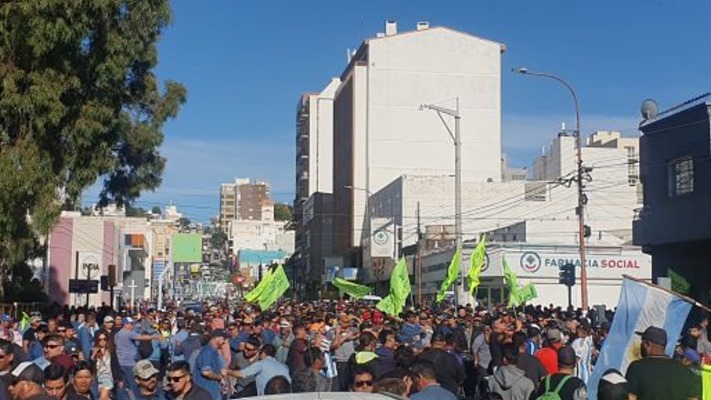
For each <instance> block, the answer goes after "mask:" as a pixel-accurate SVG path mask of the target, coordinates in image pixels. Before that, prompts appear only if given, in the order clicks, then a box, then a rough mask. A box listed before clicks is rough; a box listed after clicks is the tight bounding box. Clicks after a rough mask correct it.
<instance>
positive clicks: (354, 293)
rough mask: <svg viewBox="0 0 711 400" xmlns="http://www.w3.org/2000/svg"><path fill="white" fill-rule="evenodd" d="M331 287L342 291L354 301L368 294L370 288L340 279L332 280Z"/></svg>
mask: <svg viewBox="0 0 711 400" xmlns="http://www.w3.org/2000/svg"><path fill="white" fill-rule="evenodd" d="M332 283H333V286H335V287H337V288H338V289H340V290H342V291H344V292H345V293H346V294H348V295H349V296H351V297H353V298H354V299H360V298H362V297H364V296H367V295H368V294H370V288H369V287H368V286H363V285H359V284H357V283H353V282H349V281H347V280H345V279H342V278H338V277H336V278H333V282H332Z"/></svg>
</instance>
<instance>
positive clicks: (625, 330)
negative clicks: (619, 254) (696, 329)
mask: <svg viewBox="0 0 711 400" xmlns="http://www.w3.org/2000/svg"><path fill="white" fill-rule="evenodd" d="M689 311H691V304H690V303H689V302H688V301H686V300H684V299H682V298H681V297H679V296H676V295H674V294H672V293H670V292H667V291H665V290H663V289H661V288H659V287H657V286H654V285H652V284H649V283H646V282H641V281H636V280H633V279H629V278H628V277H625V278H624V280H623V281H622V290H621V291H620V299H619V301H618V303H617V311H616V313H615V319H614V320H613V321H612V326H611V327H610V333H609V334H608V335H607V338H606V339H605V342H604V344H603V345H602V349H601V351H600V356H599V357H598V359H597V364H595V369H594V370H593V373H592V375H591V376H590V380H589V381H588V384H587V387H588V398H589V399H595V398H597V385H598V383H599V381H600V377H601V376H602V374H603V373H605V371H607V370H608V369H610V368H614V369H617V370H618V371H620V372H622V375H624V374H625V373H626V372H627V367H628V366H629V365H630V363H632V362H633V361H635V360H637V359H639V358H641V354H640V347H641V339H640V336H639V335H637V334H635V332H642V331H644V330H645V329H647V328H648V327H650V326H655V327H658V328H662V329H664V331H666V333H667V346H666V354H667V355H668V356H670V357H672V356H673V355H674V348H675V346H676V342H677V340H679V334H680V333H681V330H682V329H683V327H684V322H685V321H686V317H687V316H688V315H689Z"/></svg>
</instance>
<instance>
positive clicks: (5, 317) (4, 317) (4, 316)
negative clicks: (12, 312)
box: [0, 314, 12, 322]
mask: <svg viewBox="0 0 711 400" xmlns="http://www.w3.org/2000/svg"><path fill="white" fill-rule="evenodd" d="M0 321H2V322H8V321H12V317H11V316H9V315H7V314H2V315H0Z"/></svg>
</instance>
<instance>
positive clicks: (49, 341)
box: [33, 334, 74, 371]
mask: <svg viewBox="0 0 711 400" xmlns="http://www.w3.org/2000/svg"><path fill="white" fill-rule="evenodd" d="M42 345H43V350H44V352H43V355H42V357H40V358H38V359H36V360H33V362H34V363H35V364H37V366H39V367H40V368H41V369H42V370H44V369H45V368H47V366H48V365H49V364H51V363H55V364H59V365H61V366H62V367H63V368H64V369H65V370H66V371H72V370H73V369H74V359H72V356H71V355H69V354H67V353H66V351H65V350H66V348H65V346H64V337H62V336H61V335H59V334H49V335H47V336H45V338H44V341H43V342H42Z"/></svg>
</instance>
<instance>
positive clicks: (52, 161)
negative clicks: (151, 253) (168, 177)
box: [0, 0, 187, 267]
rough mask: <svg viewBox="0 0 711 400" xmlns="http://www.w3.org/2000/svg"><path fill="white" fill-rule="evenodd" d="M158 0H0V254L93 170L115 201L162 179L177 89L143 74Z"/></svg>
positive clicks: (45, 225) (41, 227)
mask: <svg viewBox="0 0 711 400" xmlns="http://www.w3.org/2000/svg"><path fill="white" fill-rule="evenodd" d="M170 18H171V9H170V4H169V0H151V1H145V0H73V1H59V0H15V1H7V2H0V262H2V264H3V265H4V266H5V267H7V266H8V265H10V264H14V262H15V261H18V258H21V257H22V253H23V252H22V248H23V246H25V247H26V246H27V243H28V241H32V240H33V236H34V234H36V233H40V234H45V233H47V232H49V231H50V230H51V228H52V226H53V225H54V224H55V223H56V220H57V218H58V216H59V212H60V210H61V209H62V207H67V208H73V206H74V204H75V203H76V202H77V200H78V199H79V196H80V195H81V193H82V192H83V191H84V190H85V189H86V188H87V187H88V186H90V185H92V184H93V183H94V182H95V181H96V180H97V179H98V178H103V190H102V191H101V194H100V198H99V203H100V205H106V204H108V203H110V202H115V203H117V204H118V205H123V204H126V203H130V202H131V201H133V200H135V199H136V198H137V197H138V196H139V194H140V193H141V191H143V190H152V189H155V188H156V187H157V186H158V185H159V184H160V182H161V174H162V172H163V168H164V165H165V160H164V159H163V157H161V155H160V154H159V152H158V149H159V146H160V145H161V143H162V142H163V132H162V128H163V125H164V124H165V122H166V121H167V120H168V119H169V118H173V117H175V116H176V115H177V112H178V109H179V107H180V105H181V104H182V103H184V102H185V100H186V96H187V93H186V90H185V88H183V86H181V85H180V84H178V83H176V82H170V81H169V82H167V83H166V84H165V87H164V88H163V89H162V90H161V88H160V87H159V86H160V84H159V81H158V79H157V78H156V76H155V74H154V73H153V69H154V68H155V66H156V65H157V62H158V52H157V48H156V42H157V41H158V39H159V38H160V35H161V33H162V32H163V30H164V29H165V27H166V26H167V25H168V24H169V22H170Z"/></svg>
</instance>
